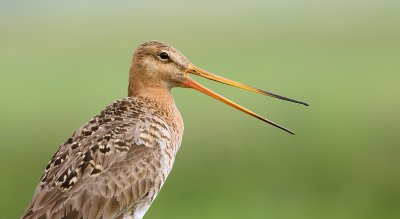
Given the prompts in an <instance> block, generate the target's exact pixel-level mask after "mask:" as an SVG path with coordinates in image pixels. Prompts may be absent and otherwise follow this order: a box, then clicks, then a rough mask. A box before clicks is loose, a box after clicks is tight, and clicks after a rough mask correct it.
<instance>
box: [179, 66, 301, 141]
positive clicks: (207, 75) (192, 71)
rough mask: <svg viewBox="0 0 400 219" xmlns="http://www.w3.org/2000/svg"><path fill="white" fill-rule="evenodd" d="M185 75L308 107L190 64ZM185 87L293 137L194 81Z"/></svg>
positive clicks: (276, 125) (281, 127) (188, 80)
mask: <svg viewBox="0 0 400 219" xmlns="http://www.w3.org/2000/svg"><path fill="white" fill-rule="evenodd" d="M185 73H186V74H194V75H198V76H201V77H204V78H207V79H210V80H213V81H217V82H220V83H223V84H227V85H230V86H234V87H238V88H242V89H245V90H249V91H252V92H255V93H259V94H263V95H266V96H270V97H275V98H278V99H281V100H286V101H290V102H294V103H299V104H302V105H305V106H308V104H307V103H304V102H301V101H298V100H294V99H290V98H287V97H283V96H280V95H277V94H273V93H270V92H268V91H264V90H260V89H257V88H254V87H250V86H248V85H244V84H241V83H239V82H236V81H232V80H229V79H227V78H223V77H221V76H218V75H215V74H212V73H209V72H207V71H205V70H203V69H201V68H198V67H197V66H194V65H192V64H189V66H188V68H187V70H186V71H185ZM185 86H186V87H190V88H193V89H196V90H198V91H200V92H202V93H204V94H206V95H208V96H210V97H212V98H215V99H217V100H219V101H221V102H223V103H225V104H228V105H230V106H232V107H234V108H236V109H238V110H240V111H242V112H244V113H246V114H249V115H251V116H253V117H255V118H257V119H259V120H262V121H264V122H266V123H268V124H270V125H273V126H275V127H277V128H280V129H282V130H284V131H286V132H289V133H290V134H293V135H294V132H292V131H290V130H289V129H287V128H285V127H283V126H281V125H278V124H276V123H274V122H272V121H271V120H269V119H266V118H264V117H262V116H260V115H258V114H256V113H254V112H252V111H250V110H249V109H247V108H245V107H242V106H240V105H239V104H237V103H234V102H232V101H231V100H229V99H227V98H225V97H223V96H221V95H219V94H217V93H215V92H214V91H212V90H210V89H208V88H206V87H204V86H203V85H201V84H199V83H197V82H196V81H195V80H193V79H191V78H190V77H187V81H186V83H185Z"/></svg>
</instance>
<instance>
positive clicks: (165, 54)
mask: <svg viewBox="0 0 400 219" xmlns="http://www.w3.org/2000/svg"><path fill="white" fill-rule="evenodd" d="M159 56H160V58H161V59H168V58H169V55H168V53H166V52H162V53H160V55H159Z"/></svg>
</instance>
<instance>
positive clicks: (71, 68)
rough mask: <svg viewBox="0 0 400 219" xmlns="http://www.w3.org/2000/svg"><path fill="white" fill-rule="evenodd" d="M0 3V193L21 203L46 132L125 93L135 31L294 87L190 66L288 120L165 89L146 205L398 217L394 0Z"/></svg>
mask: <svg viewBox="0 0 400 219" xmlns="http://www.w3.org/2000/svg"><path fill="white" fill-rule="evenodd" d="M119 3H120V4H116V3H111V2H109V1H96V2H86V3H82V2H78V1H68V2H53V1H35V2H30V1H18V2H17V1H2V2H1V3H0V33H1V34H0V48H1V52H0V72H1V80H0V99H1V111H0V112H1V113H0V124H1V125H0V133H1V134H0V137H1V140H2V146H1V150H2V153H0V162H1V163H0V171H1V173H2V180H1V181H0V194H1V198H0V206H2V209H3V210H2V217H4V218H16V217H19V216H20V215H21V214H22V212H23V210H24V208H25V207H26V206H27V204H28V202H29V200H30V198H31V196H32V193H33V191H34V188H35V186H36V183H37V182H38V179H39V177H40V175H41V174H42V170H43V168H44V167H45V165H46V164H47V162H48V159H49V158H50V157H51V155H52V154H53V153H54V152H55V150H56V149H57V147H58V144H60V143H61V142H63V141H64V140H65V139H66V138H67V137H68V135H69V134H70V133H72V132H73V131H74V130H75V129H76V128H78V127H79V126H80V125H82V124H83V123H85V122H86V121H88V120H89V119H90V118H91V117H92V116H94V115H95V114H96V113H98V112H99V111H100V110H102V109H103V108H104V107H105V106H106V105H107V104H109V103H110V102H111V101H113V100H114V99H116V98H120V97H123V96H125V95H126V87H127V76H128V69H129V62H130V57H131V55H132V53H133V51H134V49H135V47H136V46H138V45H139V44H140V43H142V42H144V41H147V40H151V39H159V40H163V41H167V42H169V43H171V44H173V45H174V46H175V47H176V48H178V49H180V50H181V51H182V52H183V53H184V54H185V55H186V56H187V57H188V58H189V59H190V60H191V61H193V63H195V64H196V65H199V66H201V67H203V68H205V69H208V70H210V71H212V72H215V73H218V74H220V75H223V76H226V77H228V78H232V79H235V80H238V81H241V82H243V83H247V84H250V85H254V86H256V87H261V88H266V89H267V90H271V91H273V92H276V93H279V94H282V95H286V96H289V97H293V98H297V99H300V100H304V101H306V102H309V103H310V104H311V107H308V108H305V107H302V106H296V105H294V104H290V103H285V102H281V101H277V100H273V99H270V98H265V97H262V96H257V95H254V94H251V93H248V92H244V91H241V90H236V89H233V88H229V87H226V86H224V85H220V84H215V83H213V82H209V81H205V80H201V79H199V81H201V82H202V83H204V84H206V85H207V86H209V87H210V88H213V89H214V90H216V91H218V92H220V93H222V94H224V95H225V96H227V97H230V98H232V99H234V100H237V101H238V102H239V103H241V104H243V105H245V106H248V107H249V108H250V109H254V110H255V111H256V112H259V113H260V114H262V115H266V116H267V117H268V118H271V119H273V120H274V121H277V122H279V123H281V124H283V125H285V126H287V127H289V128H291V129H293V130H294V131H296V133H297V135H296V136H289V135H287V134H286V133H283V132H282V131H280V130H278V129H275V128H272V127H270V126H266V125H265V124H263V123H261V122H259V121H256V120H255V119H253V118H250V117H249V116H245V115H242V114H241V113H240V112H236V111H235V110H233V109H230V108H229V107H227V106H225V105H223V104H221V103H218V102H216V101H214V100H211V99H209V98H208V97H206V96H204V95H202V94H200V93H197V92H196V91H191V90H185V89H175V90H174V95H175V99H176V101H177V104H178V106H179V108H180V110H181V112H182V115H183V117H184V119H185V136H184V141H183V145H182V147H181V151H180V152H179V154H178V157H177V160H176V163H175V167H174V170H173V171H172V173H171V175H170V177H169V179H168V181H167V183H166V185H165V186H164V189H163V190H162V192H161V193H160V195H159V196H158V198H157V200H156V201H155V203H154V204H153V206H152V207H151V208H150V210H149V212H148V214H147V215H146V218H188V217H189V218H294V219H301V218H307V219H309V218H327V219H329V218H363V219H364V218H399V217H400V210H399V208H398V206H399V205H400V173H399V166H400V159H399V153H400V142H399V139H398V134H399V130H400V117H399V116H398V114H399V111H400V101H399V94H400V86H399V82H400V74H399V73H400V62H399V60H400V26H399V25H398V24H399V23H400V4H399V3H398V2H397V1H389V0H384V1H373V0H369V1H356V0H351V1H335V2H331V1H312V0H303V1H294V0H292V1H288V0H286V1H232V2H229V3H227V2H219V3H215V2H212V1H202V2H196V3H187V2H183V1H168V2H162V1H149V2H147V3H133V2H128V1H122V2H119Z"/></svg>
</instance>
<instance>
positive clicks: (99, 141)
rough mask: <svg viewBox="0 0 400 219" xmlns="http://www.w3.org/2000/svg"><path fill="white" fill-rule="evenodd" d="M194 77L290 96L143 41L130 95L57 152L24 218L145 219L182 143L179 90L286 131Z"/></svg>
mask: <svg viewBox="0 0 400 219" xmlns="http://www.w3.org/2000/svg"><path fill="white" fill-rule="evenodd" d="M188 74H196V75H199V76H203V77H206V78H209V79H212V80H216V81H220V82H222V83H225V84H230V85H232V86H236V87H241V88H243V89H247V90H252V91H255V92H258V93H262V94H265V95H269V96H274V97H278V98H280V99H284V97H281V96H277V95H274V94H271V93H268V92H266V91H262V90H258V89H256V90H255V89H254V88H251V87H248V86H246V85H242V84H239V83H237V82H233V81H230V80H228V79H225V78H222V77H219V76H216V75H213V74H211V73H207V72H205V71H204V70H201V69H199V68H197V67H195V66H193V65H192V64H191V63H190V62H189V61H188V60H187V59H186V57H184V56H183V55H182V54H181V53H180V52H179V51H178V50H176V49H174V48H172V47H171V46H169V45H167V44H165V43H162V42H158V41H150V42H147V43H144V44H142V45H141V46H140V47H139V48H138V49H137V50H136V52H135V54H134V56H133V59H132V65H131V69H130V75H129V87H128V97H126V98H123V99H120V100H117V101H115V102H113V103H112V104H111V105H109V106H108V107H107V108H106V109H105V110H103V111H102V112H101V113H100V114H99V115H97V116H95V117H94V118H93V119H92V120H90V121H89V122H88V123H87V124H85V125H83V126H82V127H81V128H80V129H78V130H77V131H76V132H75V133H74V134H73V135H72V136H71V137H70V138H68V139H67V140H66V141H65V142H64V143H63V144H62V145H61V146H60V147H59V149H58V151H57V152H56V153H55V155H54V156H53V158H52V159H51V160H50V162H49V164H48V165H47V167H46V170H45V173H44V174H43V176H42V177H41V180H40V183H39V185H38V186H37V187H36V191H35V193H34V196H33V198H32V201H31V202H30V204H29V206H28V208H27V209H26V212H25V214H24V215H23V216H22V218H23V219H61V218H65V219H66V218H71V219H72V218H83V219H99V218H102V219H111V218H124V219H128V218H131V219H141V218H142V217H143V215H144V214H145V213H146V211H147V209H148V208H149V207H150V205H151V203H152V202H153V201H154V199H155V197H156V196H157V194H158V192H159V191H160V189H161V187H162V185H163V184H164V182H165V180H166V178H167V176H168V174H169V173H170V171H171V169H172V165H173V163H174V160H175V156H176V154H177V152H178V150H179V147H180V145H181V142H182V135H183V121H182V117H181V114H180V113H179V111H178V109H177V107H176V105H175V101H174V98H173V97H172V95H171V88H173V87H189V88H194V89H197V90H199V91H201V92H203V93H205V94H207V95H209V96H212V97H214V98H216V99H218V100H221V101H223V102H225V103H227V104H228V105H231V106H233V107H235V108H237V109H239V110H241V111H243V112H245V113H247V114H250V115H252V116H254V117H256V118H259V119H261V120H263V121H265V122H267V123H270V124H272V125H274V126H277V127H279V128H282V129H284V130H286V129H285V128H283V127H280V126H279V125H277V124H275V123H272V122H271V121H269V120H267V119H265V118H263V117H261V116H258V115H257V114H255V113H253V112H251V111H249V110H247V109H246V108H243V107H241V106H239V105H237V104H235V103H233V102H231V101H229V100H227V99H225V98H224V97H222V96H220V95H218V94H216V93H214V92H212V91H210V90H208V89H207V88H204V87H202V86H201V85H200V84H198V83H196V82H195V81H194V80H192V79H191V78H189V77H188ZM286 100H289V101H294V100H291V99H288V98H286ZM294 102H296V101H294ZM297 102H298V101H297ZM287 131H288V130H287ZM289 132H290V131H289Z"/></svg>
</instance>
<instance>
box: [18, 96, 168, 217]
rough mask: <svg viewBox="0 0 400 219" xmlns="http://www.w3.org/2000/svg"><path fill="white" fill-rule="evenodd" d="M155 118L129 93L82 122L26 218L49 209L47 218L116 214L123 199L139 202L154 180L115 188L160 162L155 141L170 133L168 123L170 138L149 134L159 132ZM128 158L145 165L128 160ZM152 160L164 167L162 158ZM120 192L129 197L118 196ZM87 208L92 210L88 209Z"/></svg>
mask: <svg viewBox="0 0 400 219" xmlns="http://www.w3.org/2000/svg"><path fill="white" fill-rule="evenodd" d="M150 117H151V118H152V119H154V116H152V115H149V112H148V109H147V108H146V106H143V105H142V104H141V103H138V101H137V100H135V99H133V98H129V99H128V98H125V99H122V100H118V101H116V102H114V103H113V104H111V105H110V106H108V107H107V108H106V109H105V110H104V111H102V112H101V113H100V114H99V115H98V116H96V117H94V118H93V119H92V120H91V121H90V122H88V123H87V124H85V125H84V126H82V127H81V128H80V129H79V130H78V131H76V132H75V133H74V134H73V135H72V136H71V137H70V138H68V139H67V141H66V142H64V143H63V144H62V145H61V146H60V148H59V149H58V151H57V152H56V153H55V154H54V156H53V157H52V159H51V161H50V162H49V164H48V165H47V167H46V170H45V173H44V174H43V176H42V177H41V179H40V184H39V185H38V186H37V188H36V191H35V194H34V197H33V199H32V201H31V203H30V204H29V206H28V208H27V210H26V213H25V215H24V216H23V218H32V219H33V218H39V217H40V216H41V215H43V214H46V215H47V218H57V217H63V216H65V215H68V214H70V215H73V214H77V215H75V216H79V215H80V216H83V218H97V217H98V216H99V215H102V216H103V218H111V217H112V216H113V214H114V215H115V214H118V211H121V210H123V208H124V206H121V205H122V204H123V203H124V204H129V205H132V203H135V202H136V201H138V199H139V198H141V197H142V196H143V195H145V194H146V193H147V192H148V191H145V190H146V188H148V187H149V185H144V186H143V185H138V186H139V187H140V186H141V188H143V189H140V188H138V189H136V190H135V189H132V188H131V190H135V191H136V194H115V192H116V190H118V191H125V190H126V189H127V188H126V187H129V186H132V185H131V182H129V180H128V182H126V184H124V182H123V180H121V177H130V180H131V181H138V179H135V177H145V176H144V175H143V176H140V174H139V172H141V171H142V169H143V168H145V167H144V166H146V165H148V164H149V162H157V161H159V160H158V159H154V156H156V155H155V154H157V153H156V152H157V150H159V147H155V146H156V145H157V144H160V143H161V142H157V141H163V140H162V139H168V137H170V133H168V128H167V129H166V130H163V131H162V133H163V135H164V136H163V137H164V138H158V140H155V139H154V138H149V137H148V133H151V132H152V131H153V130H152V131H150V130H149V129H150V128H151V127H149V124H148V121H147V120H148V119H149V118H150ZM158 122H159V123H161V124H162V123H164V121H162V120H159V121H158ZM165 126H166V125H165ZM153 132H154V131H153ZM124 162H130V164H139V165H136V166H135V165H124ZM151 165H152V166H153V167H156V166H159V164H157V163H154V164H151ZM126 166H130V167H129V168H130V169H129V168H128V169H127V167H126ZM124 168H125V169H124ZM153 169H154V168H153ZM123 174H125V175H123ZM113 180H114V181H113ZM140 180H142V179H139V181H140ZM142 181H143V180H142ZM143 183H146V182H143ZM148 183H151V182H148ZM123 188H125V190H124V189H123ZM118 195H119V196H118ZM117 196H118V197H119V199H123V200H116V199H117V198H118V197H117ZM107 197H108V200H106V199H107ZM85 207H86V208H87V209H86V210H85V209H82V208H85ZM76 208H81V209H80V210H77V209H76ZM105 208H108V210H107V212H108V213H107V214H109V215H108V217H107V216H106V215H104V214H105V212H101V209H105ZM119 213H120V212H119Z"/></svg>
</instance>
